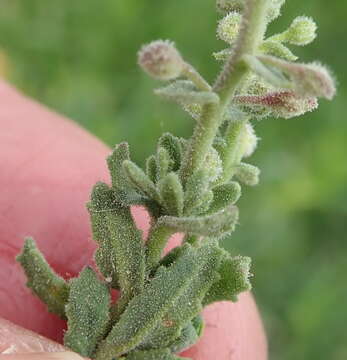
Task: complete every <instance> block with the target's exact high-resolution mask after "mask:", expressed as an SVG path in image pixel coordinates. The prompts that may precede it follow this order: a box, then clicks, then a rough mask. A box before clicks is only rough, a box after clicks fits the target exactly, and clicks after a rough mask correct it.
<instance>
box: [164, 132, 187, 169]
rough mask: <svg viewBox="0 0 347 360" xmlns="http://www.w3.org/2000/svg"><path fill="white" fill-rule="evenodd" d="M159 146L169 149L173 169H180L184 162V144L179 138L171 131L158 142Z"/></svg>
mask: <svg viewBox="0 0 347 360" xmlns="http://www.w3.org/2000/svg"><path fill="white" fill-rule="evenodd" d="M158 146H159V147H162V148H164V149H166V150H167V152H168V153H169V155H170V158H171V159H172V160H173V165H172V171H178V170H179V168H180V166H181V162H182V145H181V141H180V139H179V138H177V137H176V136H173V135H172V134H170V133H164V134H163V135H162V136H161V137H160V138H159V142H158Z"/></svg>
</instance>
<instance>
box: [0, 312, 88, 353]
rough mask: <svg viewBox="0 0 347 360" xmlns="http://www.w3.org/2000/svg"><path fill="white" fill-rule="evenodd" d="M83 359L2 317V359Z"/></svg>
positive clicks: (0, 344)
mask: <svg viewBox="0 0 347 360" xmlns="http://www.w3.org/2000/svg"><path fill="white" fill-rule="evenodd" d="M44 359H47V360H81V359H82V358H81V357H80V356H79V355H77V354H75V353H73V352H69V351H66V348H64V346H62V345H60V344H58V343H56V342H54V341H52V340H49V339H46V338H45V337H43V336H40V335H38V334H35V333H34V332H31V331H29V330H26V329H23V328H21V327H19V326H17V325H14V324H12V323H10V322H9V321H7V320H4V319H1V318H0V360H44Z"/></svg>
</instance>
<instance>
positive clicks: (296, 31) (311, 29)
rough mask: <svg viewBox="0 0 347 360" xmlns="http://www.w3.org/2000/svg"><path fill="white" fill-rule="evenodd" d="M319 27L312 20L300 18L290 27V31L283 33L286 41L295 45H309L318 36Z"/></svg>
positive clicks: (305, 17)
mask: <svg viewBox="0 0 347 360" xmlns="http://www.w3.org/2000/svg"><path fill="white" fill-rule="evenodd" d="M316 31H317V25H316V23H315V22H314V21H313V19H312V18H309V17H307V16H299V17H297V18H296V19H294V21H293V22H292V24H291V25H290V27H289V29H288V30H287V31H285V32H284V33H283V39H284V41H287V42H288V43H290V44H293V45H299V46H303V45H307V44H309V43H311V42H312V41H313V40H314V39H315V38H316V36H317V34H316Z"/></svg>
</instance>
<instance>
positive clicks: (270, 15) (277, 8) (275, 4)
mask: <svg viewBox="0 0 347 360" xmlns="http://www.w3.org/2000/svg"><path fill="white" fill-rule="evenodd" d="M284 3H285V0H271V1H270V4H269V8H268V11H267V16H266V19H267V22H268V23H270V22H271V21H273V20H275V19H277V18H278V17H279V16H280V15H281V7H282V6H283V4H284Z"/></svg>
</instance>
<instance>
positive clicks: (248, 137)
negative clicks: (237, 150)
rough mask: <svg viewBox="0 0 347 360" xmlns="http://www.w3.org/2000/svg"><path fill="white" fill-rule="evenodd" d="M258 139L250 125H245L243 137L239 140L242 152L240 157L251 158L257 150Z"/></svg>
mask: <svg viewBox="0 0 347 360" xmlns="http://www.w3.org/2000/svg"><path fill="white" fill-rule="evenodd" d="M257 144H258V137H257V135H256V134H255V131H254V129H253V126H252V125H251V124H250V123H247V124H246V125H245V127H244V130H243V136H242V139H241V144H240V146H241V148H242V150H243V154H242V157H249V156H251V155H252V154H253V153H254V151H255V149H256V148H257Z"/></svg>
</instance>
